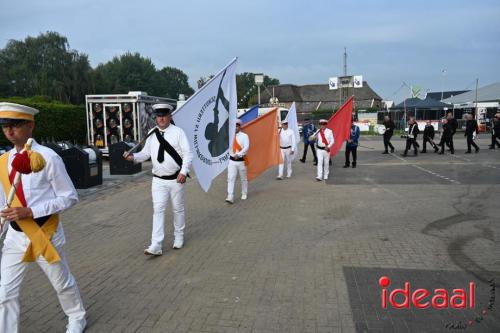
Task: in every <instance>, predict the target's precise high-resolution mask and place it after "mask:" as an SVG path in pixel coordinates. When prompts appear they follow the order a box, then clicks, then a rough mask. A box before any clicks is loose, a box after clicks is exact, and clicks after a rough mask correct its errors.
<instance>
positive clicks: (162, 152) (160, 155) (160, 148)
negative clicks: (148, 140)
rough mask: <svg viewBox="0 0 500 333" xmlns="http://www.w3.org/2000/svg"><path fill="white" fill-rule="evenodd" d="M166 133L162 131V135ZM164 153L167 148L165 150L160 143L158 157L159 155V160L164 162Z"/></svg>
mask: <svg viewBox="0 0 500 333" xmlns="http://www.w3.org/2000/svg"><path fill="white" fill-rule="evenodd" d="M164 133H165V132H162V131H160V134H161V136H164V135H163V134H164ZM164 153H165V150H164V149H163V148H162V146H161V145H160V146H159V147H158V157H157V160H158V162H160V163H163V161H164V160H165V156H164Z"/></svg>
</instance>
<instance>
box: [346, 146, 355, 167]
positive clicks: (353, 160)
mask: <svg viewBox="0 0 500 333" xmlns="http://www.w3.org/2000/svg"><path fill="white" fill-rule="evenodd" d="M351 154H352V165H353V166H356V159H357V157H358V147H357V146H356V147H353V148H349V147H345V165H347V166H349V165H351V161H350V160H349V157H350V156H349V155H351Z"/></svg>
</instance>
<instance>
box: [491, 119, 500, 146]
mask: <svg viewBox="0 0 500 333" xmlns="http://www.w3.org/2000/svg"><path fill="white" fill-rule="evenodd" d="M497 140H500V113H497V114H496V115H495V116H494V117H493V119H492V120H491V145H490V146H489V148H490V149H495V146H497V147H498V148H500V143H499V142H498V141H497Z"/></svg>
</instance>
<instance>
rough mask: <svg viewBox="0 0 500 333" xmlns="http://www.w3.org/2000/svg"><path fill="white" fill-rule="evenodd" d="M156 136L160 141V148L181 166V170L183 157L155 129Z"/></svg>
mask: <svg viewBox="0 0 500 333" xmlns="http://www.w3.org/2000/svg"><path fill="white" fill-rule="evenodd" d="M155 134H156V138H157V139H158V142H159V143H160V147H161V148H162V149H163V150H165V151H166V152H167V153H168V154H169V155H170V156H171V157H172V158H173V159H174V161H175V163H177V164H178V165H179V168H181V167H182V157H181V156H180V155H179V153H178V152H177V151H176V150H175V148H174V147H172V145H171V144H170V143H168V141H167V140H165V138H164V137H163V136H162V135H161V134H160V130H159V129H158V128H156V129H155Z"/></svg>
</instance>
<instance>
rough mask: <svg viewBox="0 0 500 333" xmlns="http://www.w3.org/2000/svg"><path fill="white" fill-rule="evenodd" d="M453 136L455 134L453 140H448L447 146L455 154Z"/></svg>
mask: <svg viewBox="0 0 500 333" xmlns="http://www.w3.org/2000/svg"><path fill="white" fill-rule="evenodd" d="M453 135H455V134H452V135H451V138H450V139H449V140H446V145H447V146H448V148H450V151H452V152H455V146H454V145H453Z"/></svg>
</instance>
